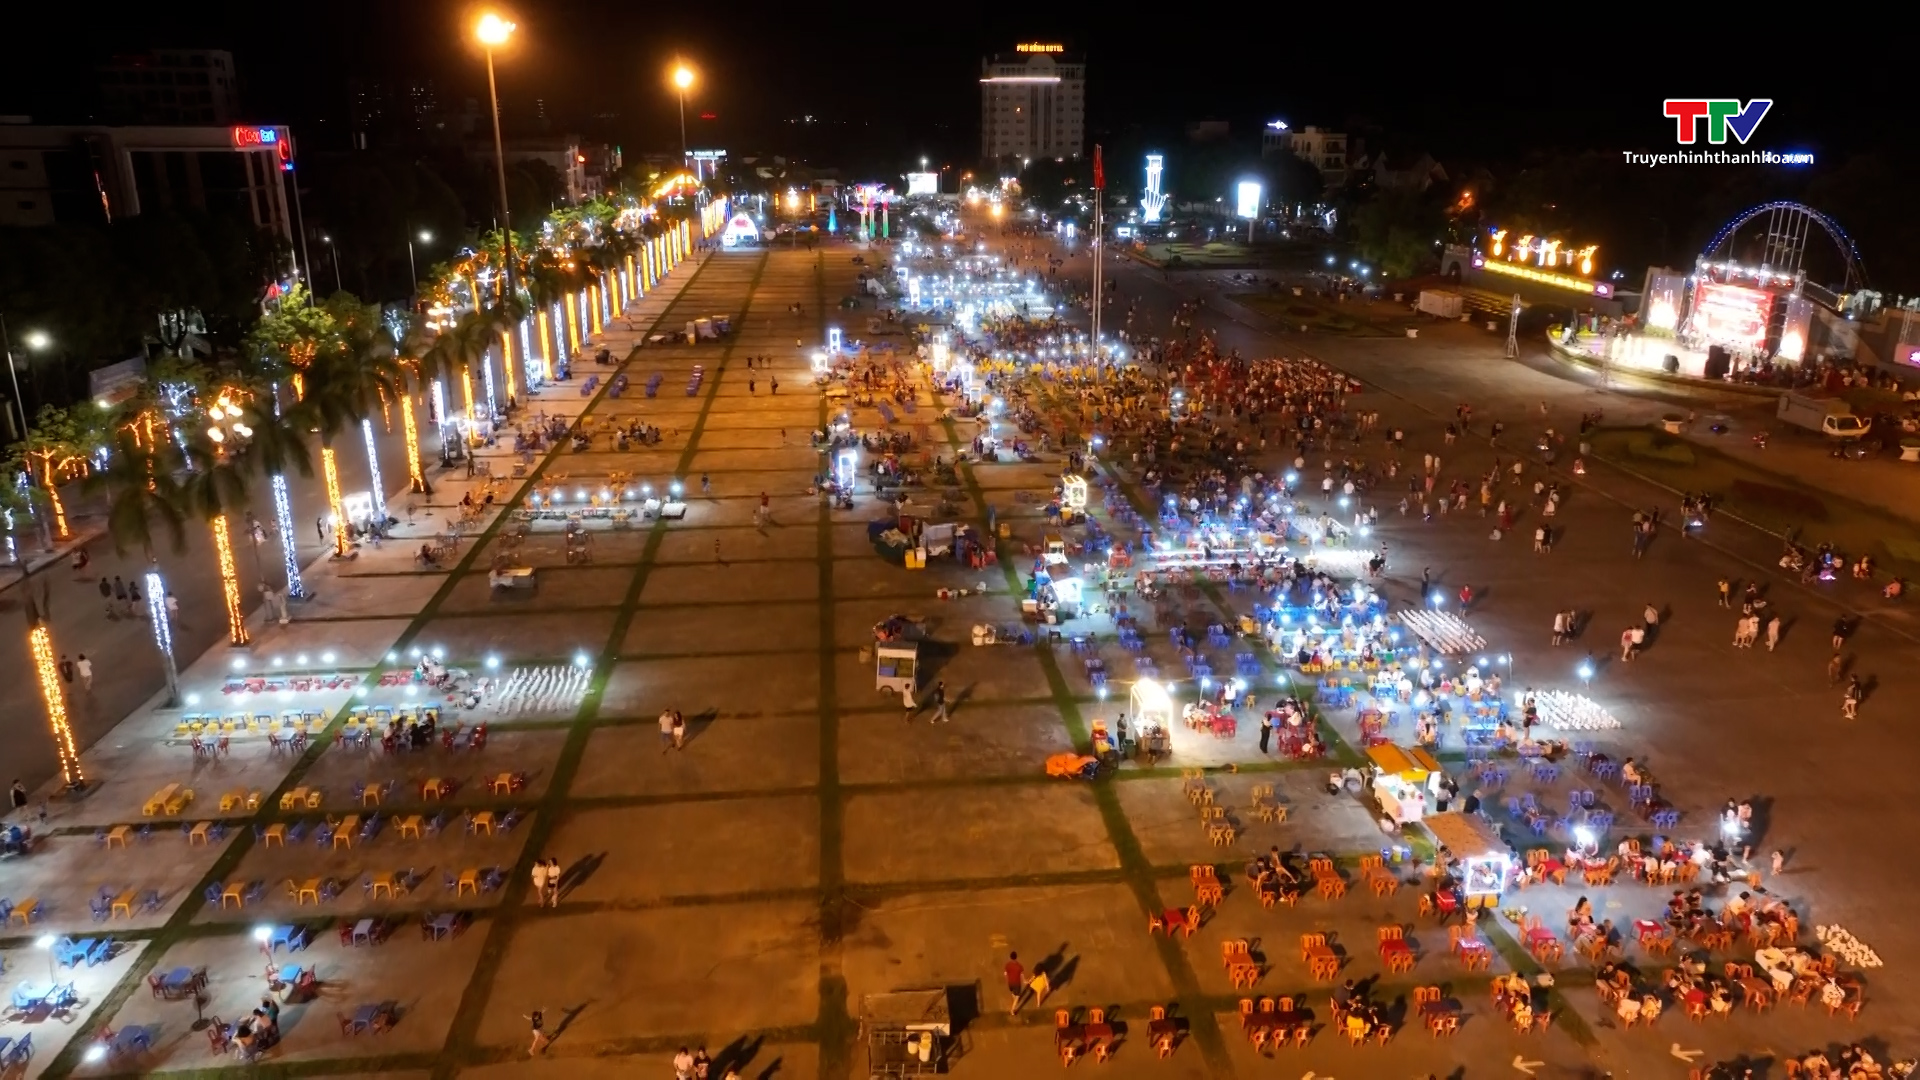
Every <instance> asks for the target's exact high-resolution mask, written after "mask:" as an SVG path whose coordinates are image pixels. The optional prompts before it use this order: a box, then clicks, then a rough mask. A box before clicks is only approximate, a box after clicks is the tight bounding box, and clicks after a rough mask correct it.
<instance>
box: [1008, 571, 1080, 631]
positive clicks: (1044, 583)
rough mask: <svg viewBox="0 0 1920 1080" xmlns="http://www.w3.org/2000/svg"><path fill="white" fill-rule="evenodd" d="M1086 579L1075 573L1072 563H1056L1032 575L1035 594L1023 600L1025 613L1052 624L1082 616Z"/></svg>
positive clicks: (1022, 610) (1022, 606) (1021, 607)
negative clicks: (1081, 609)
mask: <svg viewBox="0 0 1920 1080" xmlns="http://www.w3.org/2000/svg"><path fill="white" fill-rule="evenodd" d="M1085 592H1086V583H1085V582H1083V581H1081V580H1080V579H1079V578H1077V577H1075V576H1073V569H1072V567H1068V566H1056V567H1054V568H1053V570H1052V572H1048V571H1046V570H1042V571H1040V572H1039V573H1037V574H1035V575H1034V576H1033V594H1032V595H1031V596H1028V597H1026V598H1025V599H1023V600H1022V601H1021V602H1020V610H1021V613H1022V614H1024V615H1031V616H1034V617H1036V618H1038V619H1039V620H1040V621H1042V622H1045V623H1047V624H1048V625H1049V626H1053V625H1058V624H1059V623H1062V622H1065V621H1067V620H1069V619H1076V618H1079V616H1080V604H1081V601H1082V599H1083V597H1084V595H1085Z"/></svg>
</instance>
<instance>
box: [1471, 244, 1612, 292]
mask: <svg viewBox="0 0 1920 1080" xmlns="http://www.w3.org/2000/svg"><path fill="white" fill-rule="evenodd" d="M1473 268H1474V269H1475V270H1485V271H1487V272H1488V273H1493V274H1501V275H1503V276H1506V277H1512V278H1519V279H1521V280H1522V281H1531V282H1534V283H1535V284H1539V285H1551V286H1553V287H1554V288H1556V289H1570V290H1572V291H1573V292H1579V293H1587V294H1589V295H1591V296H1598V297H1600V298H1601V299H1603V300H1609V299H1612V298H1613V286H1612V285H1611V284H1609V283H1607V282H1605V281H1588V280H1587V279H1586V278H1579V277H1570V276H1568V275H1566V274H1556V273H1553V272H1551V271H1548V270H1536V269H1534V268H1533V267H1531V266H1520V265H1518V264H1516V263H1510V262H1502V261H1500V260H1498V259H1489V258H1487V257H1486V256H1485V255H1483V254H1481V253H1480V252H1478V251H1476V252H1474V253H1473Z"/></svg>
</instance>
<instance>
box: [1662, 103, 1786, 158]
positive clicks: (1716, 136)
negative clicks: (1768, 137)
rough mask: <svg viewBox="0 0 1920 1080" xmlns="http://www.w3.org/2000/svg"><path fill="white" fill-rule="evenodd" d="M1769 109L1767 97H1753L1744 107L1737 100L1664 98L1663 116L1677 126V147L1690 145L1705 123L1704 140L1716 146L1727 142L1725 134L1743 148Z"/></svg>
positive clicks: (1771, 106) (1771, 104)
mask: <svg viewBox="0 0 1920 1080" xmlns="http://www.w3.org/2000/svg"><path fill="white" fill-rule="evenodd" d="M1771 108H1773V100H1772V99H1771V98H1754V99H1753V100H1752V101H1749V102H1747V103H1746V104H1745V105H1742V104H1740V99H1739V98H1707V99H1702V100H1692V101H1689V100H1684V99H1680V98H1668V99H1667V101H1666V115H1667V116H1671V117H1673V119H1674V122H1675V125H1676V126H1677V127H1678V129H1679V130H1678V132H1677V134H1678V136H1679V141H1680V145H1682V146H1692V145H1693V140H1694V135H1695V133H1696V132H1698V131H1699V130H1700V121H1702V120H1705V121H1706V122H1707V141H1708V142H1709V143H1712V144H1713V145H1715V146H1720V145H1722V144H1724V143H1725V142H1726V141H1727V132H1729V131H1731V132H1733V137H1734V138H1735V139H1737V140H1739V142H1740V145H1742V146H1745V145H1746V142H1747V139H1748V137H1749V136H1751V135H1752V134H1753V129H1754V128H1757V127H1759V126H1760V120H1761V118H1762V117H1764V116H1766V115H1767V110H1768V109H1771Z"/></svg>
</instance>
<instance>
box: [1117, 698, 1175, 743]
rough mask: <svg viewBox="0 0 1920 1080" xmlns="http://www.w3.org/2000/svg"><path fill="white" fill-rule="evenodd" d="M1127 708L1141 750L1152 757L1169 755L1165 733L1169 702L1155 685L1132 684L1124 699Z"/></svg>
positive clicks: (1170, 712) (1169, 725) (1168, 723)
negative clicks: (1131, 688) (1126, 699)
mask: <svg viewBox="0 0 1920 1080" xmlns="http://www.w3.org/2000/svg"><path fill="white" fill-rule="evenodd" d="M1128 708H1129V710H1130V711H1131V712H1132V713H1133V734H1134V738H1135V739H1136V740H1137V741H1138V744H1139V747H1140V749H1141V750H1143V751H1145V752H1146V753H1147V754H1149V755H1152V756H1158V757H1164V756H1166V755H1167V753H1169V750H1170V740H1169V738H1168V732H1170V731H1172V730H1173V721H1174V704H1173V698H1172V696H1171V695H1169V694H1168V693H1167V691H1166V688H1164V687H1162V686H1161V685H1160V684H1159V683H1157V682H1154V681H1153V680H1152V679H1140V680H1137V681H1136V682H1135V683H1134V684H1133V692H1132V693H1131V694H1130V695H1129V696H1128Z"/></svg>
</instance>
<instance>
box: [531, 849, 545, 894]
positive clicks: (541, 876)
mask: <svg viewBox="0 0 1920 1080" xmlns="http://www.w3.org/2000/svg"><path fill="white" fill-rule="evenodd" d="M546 901H547V863H546V860H545V859H535V860H534V861H533V902H534V903H535V904H544V903H546Z"/></svg>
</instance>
